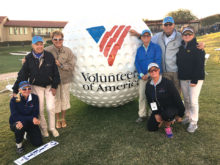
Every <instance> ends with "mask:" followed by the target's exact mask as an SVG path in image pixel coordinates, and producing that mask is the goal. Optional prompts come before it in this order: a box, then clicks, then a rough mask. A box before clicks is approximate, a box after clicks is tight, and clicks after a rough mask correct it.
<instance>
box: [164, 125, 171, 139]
mask: <svg viewBox="0 0 220 165" xmlns="http://www.w3.org/2000/svg"><path fill="white" fill-rule="evenodd" d="M165 132H166V135H167V137H168V138H173V132H172V128H171V127H167V128H165Z"/></svg>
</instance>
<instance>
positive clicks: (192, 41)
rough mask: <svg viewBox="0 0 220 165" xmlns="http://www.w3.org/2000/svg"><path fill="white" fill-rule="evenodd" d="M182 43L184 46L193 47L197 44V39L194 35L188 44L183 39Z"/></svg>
mask: <svg viewBox="0 0 220 165" xmlns="http://www.w3.org/2000/svg"><path fill="white" fill-rule="evenodd" d="M181 44H182V46H183V47H186V48H189V47H192V46H196V45H197V40H196V38H195V37H194V38H193V39H192V40H191V41H190V42H188V43H187V45H186V43H185V42H184V41H183V40H182V42H181Z"/></svg>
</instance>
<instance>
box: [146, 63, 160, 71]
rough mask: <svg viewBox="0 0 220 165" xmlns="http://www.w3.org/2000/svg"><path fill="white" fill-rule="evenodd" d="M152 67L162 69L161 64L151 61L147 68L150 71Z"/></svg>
mask: <svg viewBox="0 0 220 165" xmlns="http://www.w3.org/2000/svg"><path fill="white" fill-rule="evenodd" d="M152 67H157V68H159V69H160V67H159V65H157V64H156V63H150V64H149V65H148V68H147V70H148V71H149V70H150V68H152Z"/></svg>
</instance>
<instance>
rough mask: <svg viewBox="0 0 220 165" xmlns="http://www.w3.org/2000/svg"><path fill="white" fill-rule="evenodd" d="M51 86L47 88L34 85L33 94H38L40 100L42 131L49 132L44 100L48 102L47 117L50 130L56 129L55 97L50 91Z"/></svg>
mask: <svg viewBox="0 0 220 165" xmlns="http://www.w3.org/2000/svg"><path fill="white" fill-rule="evenodd" d="M50 89H51V86H47V87H46V88H43V87H40V86H36V85H32V93H34V94H36V95H37V96H38V98H39V104H40V105H39V107H40V116H39V119H40V128H41V129H42V130H47V122H46V120H45V117H44V99H45V100H46V107H47V115H48V123H49V130H52V129H55V96H53V94H52V92H51V91H50Z"/></svg>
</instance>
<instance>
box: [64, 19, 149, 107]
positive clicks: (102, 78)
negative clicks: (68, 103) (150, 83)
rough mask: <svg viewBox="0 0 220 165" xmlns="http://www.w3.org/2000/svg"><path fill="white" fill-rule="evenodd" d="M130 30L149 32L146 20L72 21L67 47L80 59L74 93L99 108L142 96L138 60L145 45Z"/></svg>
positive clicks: (67, 28)
mask: <svg viewBox="0 0 220 165" xmlns="http://www.w3.org/2000/svg"><path fill="white" fill-rule="evenodd" d="M130 29H135V30H136V31H138V32H139V33H140V32H141V31H142V30H144V29H147V26H146V24H145V23H144V22H143V21H141V20H140V21H131V22H129V21H124V20H123V19H122V21H117V22H116V21H114V20H113V21H109V20H103V21H100V22H98V23H97V22H95V23H94V22H92V21H91V20H90V21H88V23H83V24H82V25H80V24H79V23H77V22H74V21H73V22H70V23H68V24H67V25H66V27H65V28H64V30H63V33H64V46H67V47H69V48H70V49H71V50H72V52H73V54H74V56H75V59H76V63H75V69H74V72H73V82H72V84H71V93H73V94H74V95H75V96H76V97H77V98H79V99H80V100H81V101H83V102H85V103H87V104H90V105H93V106H98V107H117V106H120V105H123V104H125V103H127V102H129V101H132V100H134V99H135V98H136V97H137V96H138V74H137V72H136V70H135V66H134V61H135V56H136V50H137V48H138V47H139V46H140V45H141V41H140V40H138V39H137V37H134V36H131V35H130V33H129V30H130Z"/></svg>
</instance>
